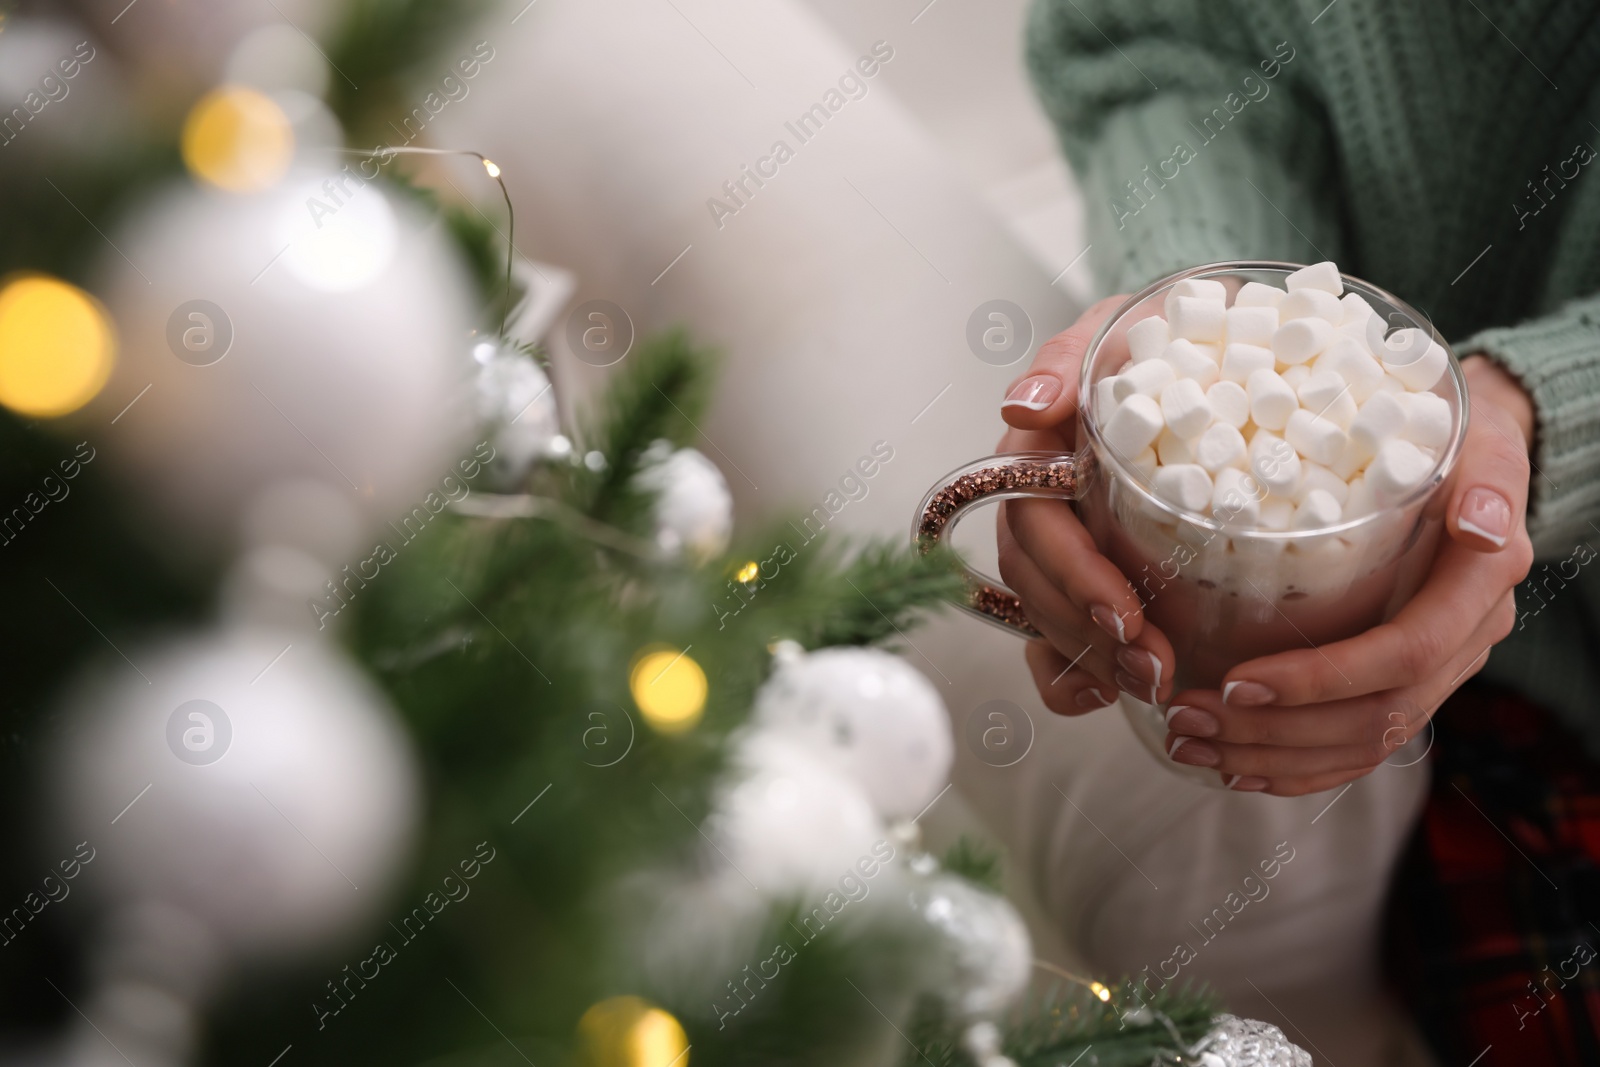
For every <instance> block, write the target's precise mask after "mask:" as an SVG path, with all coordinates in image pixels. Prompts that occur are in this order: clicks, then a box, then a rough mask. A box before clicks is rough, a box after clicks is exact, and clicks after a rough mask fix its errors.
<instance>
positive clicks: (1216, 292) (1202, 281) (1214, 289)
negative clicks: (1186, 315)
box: [1161, 278, 1228, 320]
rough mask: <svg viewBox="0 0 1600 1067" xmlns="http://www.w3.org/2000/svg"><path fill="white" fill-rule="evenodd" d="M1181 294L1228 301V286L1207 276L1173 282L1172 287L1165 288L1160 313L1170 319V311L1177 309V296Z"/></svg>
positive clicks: (1202, 298)
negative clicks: (1165, 292) (1165, 291)
mask: <svg viewBox="0 0 1600 1067" xmlns="http://www.w3.org/2000/svg"><path fill="white" fill-rule="evenodd" d="M1183 296H1190V297H1194V298H1196V299H1199V300H1220V301H1222V302H1223V303H1224V304H1226V303H1227V302H1228V287H1227V286H1226V285H1223V284H1222V283H1221V282H1219V281H1213V280H1211V279H1208V278H1189V279H1185V280H1184V281H1181V282H1174V283H1173V284H1172V288H1171V289H1168V290H1167V295H1166V297H1165V298H1164V299H1163V300H1162V302H1161V306H1162V313H1163V314H1164V315H1166V317H1167V318H1168V319H1169V320H1170V319H1171V318H1172V313H1173V312H1174V311H1175V310H1177V306H1178V298H1179V297H1183Z"/></svg>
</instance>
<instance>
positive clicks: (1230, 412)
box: [1206, 381, 1250, 429]
mask: <svg viewBox="0 0 1600 1067" xmlns="http://www.w3.org/2000/svg"><path fill="white" fill-rule="evenodd" d="M1206 402H1207V403H1209V404H1210V405H1211V413H1212V414H1213V415H1214V416H1216V419H1217V421H1218V422H1225V423H1227V424H1228V425H1229V426H1232V427H1233V428H1234V429H1239V428H1240V427H1242V426H1243V425H1244V424H1245V423H1247V422H1249V421H1250V394H1249V393H1247V392H1245V391H1244V386H1242V385H1240V384H1239V383H1238V382H1233V381H1221V382H1216V383H1214V384H1213V385H1212V386H1211V388H1209V389H1207V390H1206Z"/></svg>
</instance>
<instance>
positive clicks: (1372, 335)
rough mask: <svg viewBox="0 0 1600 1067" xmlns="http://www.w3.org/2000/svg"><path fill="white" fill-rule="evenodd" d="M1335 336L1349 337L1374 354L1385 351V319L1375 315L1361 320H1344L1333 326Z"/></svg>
mask: <svg viewBox="0 0 1600 1067" xmlns="http://www.w3.org/2000/svg"><path fill="white" fill-rule="evenodd" d="M1333 336H1334V337H1335V338H1338V337H1348V338H1350V340H1352V341H1355V342H1356V343H1357V344H1359V345H1360V346H1361V347H1362V348H1364V349H1366V350H1367V351H1368V352H1370V353H1371V354H1373V355H1377V354H1378V353H1379V352H1382V351H1383V320H1382V319H1380V318H1378V316H1377V315H1373V316H1372V317H1371V318H1370V319H1362V320H1361V321H1360V322H1342V323H1340V324H1339V325H1337V326H1335V327H1334V328H1333Z"/></svg>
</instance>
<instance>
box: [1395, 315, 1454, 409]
mask: <svg viewBox="0 0 1600 1067" xmlns="http://www.w3.org/2000/svg"><path fill="white" fill-rule="evenodd" d="M1377 354H1378V355H1379V356H1381V357H1382V358H1383V369H1384V370H1386V371H1388V372H1389V373H1390V374H1392V375H1394V376H1395V377H1396V378H1399V379H1400V380H1401V381H1402V382H1404V383H1405V386H1406V388H1407V389H1410V390H1411V391H1412V392H1417V393H1420V392H1422V391H1423V390H1424V389H1432V388H1433V386H1434V383H1435V382H1437V381H1438V380H1439V378H1440V376H1441V375H1443V374H1444V369H1445V366H1446V365H1447V364H1448V363H1449V362H1450V356H1449V354H1448V353H1446V352H1445V350H1444V346H1443V345H1441V344H1439V342H1437V341H1435V340H1434V339H1433V338H1432V337H1430V336H1428V334H1427V333H1425V332H1423V331H1422V330H1418V329H1415V328H1414V327H1406V328H1405V329H1400V330H1396V331H1395V332H1394V333H1392V334H1390V335H1389V338H1388V340H1386V341H1384V343H1383V348H1382V350H1380V351H1379V352H1378V353H1377Z"/></svg>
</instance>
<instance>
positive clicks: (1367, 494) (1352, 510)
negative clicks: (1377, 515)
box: [1344, 478, 1378, 522]
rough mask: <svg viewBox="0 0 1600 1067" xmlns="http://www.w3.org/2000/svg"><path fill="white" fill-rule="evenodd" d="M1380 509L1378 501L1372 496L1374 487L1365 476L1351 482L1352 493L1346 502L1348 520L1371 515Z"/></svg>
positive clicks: (1345, 510) (1345, 513)
mask: <svg viewBox="0 0 1600 1067" xmlns="http://www.w3.org/2000/svg"><path fill="white" fill-rule="evenodd" d="M1377 510H1378V502H1377V500H1375V499H1374V498H1373V496H1372V487H1371V486H1370V485H1368V484H1367V480H1366V479H1365V478H1356V479H1354V480H1353V481H1351V483H1350V495H1349V497H1348V498H1346V500H1345V502H1344V518H1345V521H1346V522H1349V521H1350V520H1351V519H1359V518H1361V517H1362V516H1363V515H1371V514H1372V513H1373V512H1374V511H1377Z"/></svg>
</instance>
